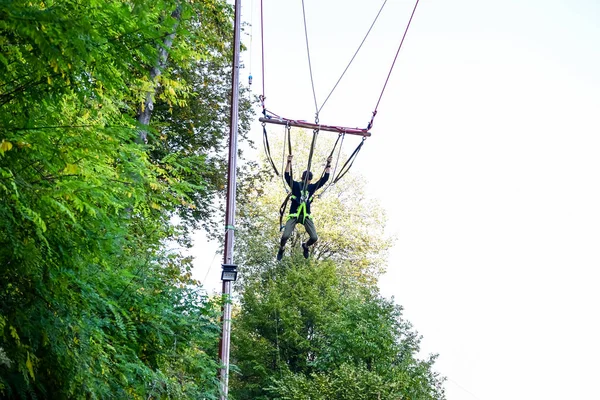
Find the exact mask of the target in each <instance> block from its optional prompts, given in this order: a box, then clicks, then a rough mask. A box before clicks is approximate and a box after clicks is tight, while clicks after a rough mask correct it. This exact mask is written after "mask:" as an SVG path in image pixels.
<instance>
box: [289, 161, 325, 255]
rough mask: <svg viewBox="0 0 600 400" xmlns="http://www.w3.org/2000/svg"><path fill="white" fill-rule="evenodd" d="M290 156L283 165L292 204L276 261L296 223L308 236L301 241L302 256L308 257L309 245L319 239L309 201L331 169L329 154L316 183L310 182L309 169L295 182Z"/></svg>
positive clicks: (311, 175)
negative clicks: (323, 172)
mask: <svg viewBox="0 0 600 400" xmlns="http://www.w3.org/2000/svg"><path fill="white" fill-rule="evenodd" d="M292 158H293V156H292V155H291V154H290V155H289V156H288V159H287V165H286V167H285V181H286V182H287V183H288V185H290V188H292V196H291V199H292V205H291V206H290V215H289V216H288V220H287V222H286V223H285V228H284V229H283V235H281V245H280V246H279V251H278V252H277V260H278V261H279V260H281V258H282V257H283V251H284V249H285V243H286V242H287V241H288V239H289V238H290V237H291V236H292V233H293V232H294V228H295V227H296V224H297V223H301V224H302V225H304V228H305V229H306V232H307V233H308V235H309V236H310V238H309V239H308V241H307V242H306V243H302V252H303V254H304V258H308V254H309V246H312V245H313V244H315V243H316V242H317V240H318V239H319V237H318V236H317V230H316V229H315V224H314V223H313V220H312V217H311V215H310V203H311V202H312V200H313V195H314V194H315V192H316V191H317V189H319V188H320V187H322V186H323V185H324V184H325V182H327V180H328V179H329V172H330V171H331V156H330V157H329V158H327V166H326V167H325V174H323V177H322V178H321V179H319V181H318V182H317V183H311V181H312V178H313V174H312V172H310V171H304V172H303V173H302V180H301V181H300V182H296V181H294V180H293V179H292V176H291V175H290V173H291V170H292ZM305 182H306V184H307V186H306V188H305V186H304V185H305Z"/></svg>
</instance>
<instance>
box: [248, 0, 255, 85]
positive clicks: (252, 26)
mask: <svg viewBox="0 0 600 400" xmlns="http://www.w3.org/2000/svg"><path fill="white" fill-rule="evenodd" d="M253 10H254V0H252V1H251V2H250V51H249V53H250V55H249V57H250V60H249V64H250V68H249V71H248V88H252V39H253V35H252V30H253V29H254V12H253Z"/></svg>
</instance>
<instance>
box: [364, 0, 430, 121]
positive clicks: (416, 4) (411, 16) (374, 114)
mask: <svg viewBox="0 0 600 400" xmlns="http://www.w3.org/2000/svg"><path fill="white" fill-rule="evenodd" d="M418 5H419V0H417V1H416V2H415V7H414V8H413V10H412V14H411V15H410V19H409V20H408V24H406V29H405V30H404V35H402V40H401V41H400V45H399V46H398V50H397V51H396V56H395V57H394V61H393V62H392V66H391V68H390V72H388V75H387V78H386V79H385V83H384V84H383V89H381V94H380V95H379V99H378V100H377V104H376V105H375V111H373V116H372V117H371V122H369V125H368V128H367V129H371V127H372V126H373V120H374V119H375V116H376V115H377V108H379V102H380V101H381V98H382V97H383V92H384V91H385V88H386V86H387V84H388V81H389V80H390V75H392V70H393V69H394V65H395V64H396V59H397V58H398V54H399V53H400V49H401V48H402V44H403V43H404V39H405V38H406V34H407V33H408V28H409V27H410V23H411V22H412V19H413V16H414V15H415V11H417V6H418Z"/></svg>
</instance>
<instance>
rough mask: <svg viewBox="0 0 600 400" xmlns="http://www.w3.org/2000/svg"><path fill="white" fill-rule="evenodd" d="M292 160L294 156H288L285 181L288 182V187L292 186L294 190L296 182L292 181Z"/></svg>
mask: <svg viewBox="0 0 600 400" xmlns="http://www.w3.org/2000/svg"><path fill="white" fill-rule="evenodd" d="M292 158H294V156H293V155H292V154H288V158H287V164H286V166H285V175H284V176H285V181H286V182H287V184H288V185H290V187H291V188H293V187H294V186H293V185H294V180H293V179H292V175H291V173H292Z"/></svg>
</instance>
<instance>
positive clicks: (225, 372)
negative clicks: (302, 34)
mask: <svg viewBox="0 0 600 400" xmlns="http://www.w3.org/2000/svg"><path fill="white" fill-rule="evenodd" d="M234 8H235V14H234V31H233V63H232V79H231V129H230V133H229V170H228V177H227V208H226V211H225V254H224V258H223V264H233V242H234V234H235V197H236V174H237V150H238V149H237V139H238V118H239V115H238V113H239V81H240V79H239V78H240V71H239V68H240V26H241V1H240V0H235V7H234ZM231 282H232V281H231V280H223V298H224V301H225V303H224V305H223V330H222V332H221V343H220V346H219V358H220V359H221V364H222V367H221V371H220V378H221V400H227V397H228V391H229V343H230V340H231V302H230V298H231V285H232V283H231Z"/></svg>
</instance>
